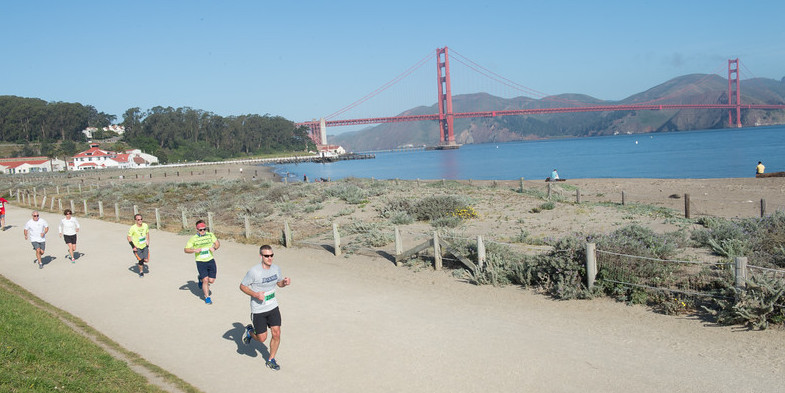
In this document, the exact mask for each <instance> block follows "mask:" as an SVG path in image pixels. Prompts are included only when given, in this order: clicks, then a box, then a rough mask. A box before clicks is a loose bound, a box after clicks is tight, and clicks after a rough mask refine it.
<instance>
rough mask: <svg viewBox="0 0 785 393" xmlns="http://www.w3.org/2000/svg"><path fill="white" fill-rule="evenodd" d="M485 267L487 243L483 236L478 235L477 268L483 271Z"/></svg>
mask: <svg viewBox="0 0 785 393" xmlns="http://www.w3.org/2000/svg"><path fill="white" fill-rule="evenodd" d="M484 268H485V243H483V242H482V236H480V235H477V269H478V270H480V271H482V270H483V269H484Z"/></svg>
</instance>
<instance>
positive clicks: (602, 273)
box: [586, 243, 785, 307]
mask: <svg viewBox="0 0 785 393" xmlns="http://www.w3.org/2000/svg"><path fill="white" fill-rule="evenodd" d="M598 256H602V258H600V257H598ZM586 271H587V285H588V287H589V288H590V289H591V288H592V287H593V286H594V283H595V282H596V281H604V282H609V283H614V284H619V285H624V286H629V287H636V288H644V289H649V290H655V291H664V292H670V293H679V294H684V295H690V296H705V297H713V298H718V299H728V297H727V296H725V295H723V294H721V293H718V292H717V291H710V290H706V288H717V287H720V288H721V287H723V286H734V287H735V288H737V289H745V288H746V287H747V283H748V281H749V280H750V279H751V278H753V277H757V276H761V277H766V278H767V279H773V280H777V281H780V280H781V281H782V284H784V285H785V270H783V269H774V268H765V267H760V266H753V265H748V264H747V258H746V257H736V258H734V260H733V262H704V261H683V260H669V259H658V258H651V257H644V256H639V255H629V254H622V253H616V252H612V251H605V250H597V249H596V246H595V245H594V243H588V244H587V245H586ZM717 282H722V283H724V285H723V286H718V285H712V283H717ZM777 306H779V307H785V305H782V304H777Z"/></svg>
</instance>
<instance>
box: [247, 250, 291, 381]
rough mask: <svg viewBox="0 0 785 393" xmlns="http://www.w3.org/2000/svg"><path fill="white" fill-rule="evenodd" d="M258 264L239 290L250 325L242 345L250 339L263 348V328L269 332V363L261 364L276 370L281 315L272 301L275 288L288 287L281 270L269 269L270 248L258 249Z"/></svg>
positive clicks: (265, 334)
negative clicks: (248, 306) (247, 305)
mask: <svg viewBox="0 0 785 393" xmlns="http://www.w3.org/2000/svg"><path fill="white" fill-rule="evenodd" d="M259 255H260V256H261V257H262V263H260V264H258V265H255V266H254V267H252V268H251V270H248V273H246V274H245V277H244V278H243V281H242V282H241V283H240V290H241V291H243V293H245V294H246V295H248V296H250V297H251V321H253V325H248V326H246V327H245V336H244V337H243V342H244V343H246V344H248V343H250V342H251V339H252V338H253V339H254V340H256V341H259V342H260V343H263V344H264V341H265V340H266V339H267V328H268V327H269V328H270V331H271V332H272V333H273V334H272V336H273V337H272V339H270V359H269V360H267V361H266V362H265V364H266V365H267V367H269V368H271V369H273V370H276V371H277V370H280V369H281V367H280V366H279V365H278V362H276V361H275V354H276V353H278V346H279V345H280V344H281V312H280V311H279V310H278V299H276V297H275V289H276V286H277V287H279V288H283V287H285V286H288V285H290V284H291V283H292V280H291V279H290V278H289V277H283V275H282V274H281V268H279V267H278V265H273V248H272V247H270V246H268V245H264V246H262V247H260V248H259Z"/></svg>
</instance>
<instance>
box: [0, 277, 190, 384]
mask: <svg viewBox="0 0 785 393" xmlns="http://www.w3.org/2000/svg"><path fill="white" fill-rule="evenodd" d="M0 332H2V335H0V391H2V392H58V391H65V392H168V391H170V390H165V389H162V388H161V387H159V386H156V385H154V384H152V383H150V381H148V378H147V377H146V376H144V375H142V374H140V373H137V372H135V371H134V370H133V369H132V366H131V365H129V362H130V363H131V364H132V365H133V366H135V367H136V368H138V367H142V368H143V369H144V373H145V374H149V375H152V376H154V377H155V378H157V379H161V380H163V381H165V383H166V384H167V385H169V386H171V387H172V390H174V391H181V392H199V390H198V389H196V388H195V387H193V386H191V385H189V384H187V383H186V382H185V381H182V380H180V379H179V378H177V377H176V376H174V375H172V374H169V373H168V372H166V371H164V370H162V369H160V368H158V367H157V366H155V365H152V364H150V363H148V362H146V361H145V360H144V359H142V358H141V357H139V356H138V355H136V354H134V353H132V352H129V351H127V350H125V349H123V348H122V347H120V346H119V345H118V344H116V343H114V342H113V341H111V340H110V339H109V338H108V337H106V336H104V335H103V334H101V333H100V332H98V331H96V330H95V329H93V328H91V327H90V326H88V325H87V324H86V323H84V322H83V321H81V320H80V319H78V318H76V317H74V316H73V315H71V314H69V313H67V312H65V311H63V310H60V309H58V308H56V307H54V306H52V305H49V304H48V303H46V302H44V301H43V300H41V299H39V298H37V297H36V296H34V295H33V294H31V293H30V292H28V291H26V290H24V289H23V288H21V287H19V286H18V285H16V284H14V283H13V282H11V281H9V280H8V279H6V278H5V277H3V276H0ZM80 332H82V334H80ZM88 337H89V338H88ZM91 338H92V340H91ZM93 340H95V341H97V342H100V343H101V345H103V346H106V347H107V348H109V349H110V350H111V351H112V352H114V353H115V354H114V355H113V354H110V353H109V352H108V351H107V350H105V349H104V348H102V346H101V345H99V344H98V343H96V342H94V341H93ZM118 354H119V356H118ZM118 357H121V358H123V359H126V360H121V359H118Z"/></svg>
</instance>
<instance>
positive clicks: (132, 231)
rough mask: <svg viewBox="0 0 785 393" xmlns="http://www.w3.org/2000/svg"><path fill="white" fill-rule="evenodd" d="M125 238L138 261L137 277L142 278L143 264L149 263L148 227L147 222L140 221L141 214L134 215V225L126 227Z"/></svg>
mask: <svg viewBox="0 0 785 393" xmlns="http://www.w3.org/2000/svg"><path fill="white" fill-rule="evenodd" d="M127 238H128V243H129V244H130V245H131V249H132V250H133V251H134V256H135V257H136V260H137V263H138V265H137V266H138V267H139V278H142V277H144V264H145V263H150V228H148V226H147V223H145V222H142V215H141V214H136V215H134V225H131V228H129V229H128V237H127ZM148 271H149V268H148Z"/></svg>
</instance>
